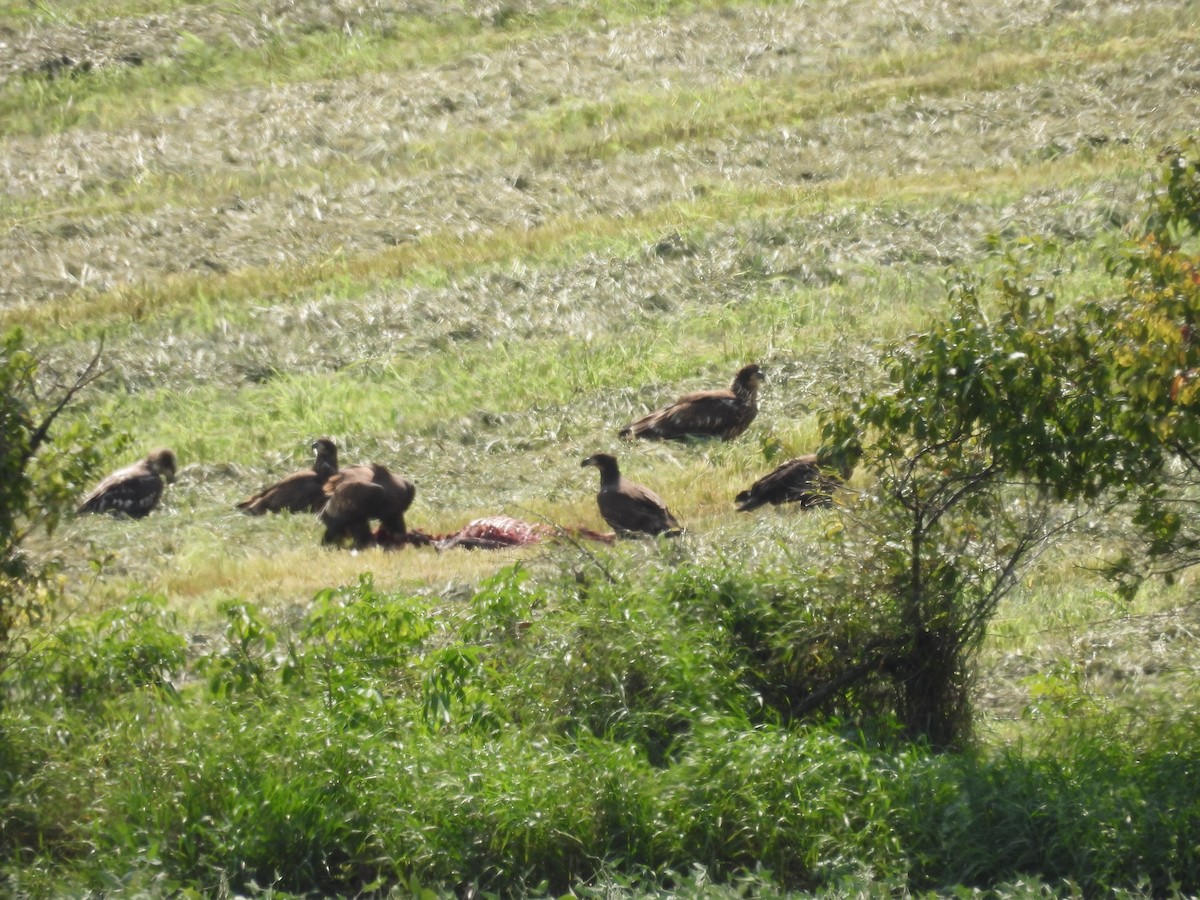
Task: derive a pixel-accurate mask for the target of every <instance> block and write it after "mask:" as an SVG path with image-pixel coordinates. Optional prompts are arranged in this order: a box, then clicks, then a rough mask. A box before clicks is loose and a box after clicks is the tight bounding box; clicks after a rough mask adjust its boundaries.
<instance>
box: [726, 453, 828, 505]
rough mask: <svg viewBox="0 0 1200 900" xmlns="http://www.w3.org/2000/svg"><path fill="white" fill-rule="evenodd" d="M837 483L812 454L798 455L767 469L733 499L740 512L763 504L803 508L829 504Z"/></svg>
mask: <svg viewBox="0 0 1200 900" xmlns="http://www.w3.org/2000/svg"><path fill="white" fill-rule="evenodd" d="M838 484H840V481H839V479H837V478H836V477H834V476H832V475H826V474H824V473H823V472H822V471H821V468H820V467H819V466H818V465H817V463H816V458H815V457H812V456H809V457H801V458H798V459H791V460H788V461H787V462H785V463H783V464H782V465H780V466H778V467H777V468H776V469H774V470H773V471H771V472H768V473H767V474H766V475H764V476H763V477H762V478H760V479H758V480H757V481H756V482H754V484H752V485H751V486H750V488H749V489H748V490H744V491H742V492H741V493H740V494H738V495H737V498H736V501H737V504H738V510H740V511H741V512H750V511H751V510H753V509H757V508H758V507H760V506H762V505H763V504H766V503H771V504H774V505H778V504H781V503H799V504H800V505H801V506H803V507H805V508H808V507H812V506H829V505H830V504H831V503H832V502H833V499H832V493H833V490H834V489H835V488H836V487H837V485H838Z"/></svg>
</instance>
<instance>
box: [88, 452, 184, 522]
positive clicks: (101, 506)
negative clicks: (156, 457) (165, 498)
mask: <svg viewBox="0 0 1200 900" xmlns="http://www.w3.org/2000/svg"><path fill="white" fill-rule="evenodd" d="M162 492H163V481H162V478H161V477H160V476H159V474H158V473H157V472H155V471H154V470H152V469H151V468H150V467H149V466H148V465H147V464H146V463H145V462H140V463H135V464H134V465H132V466H128V467H126V468H124V469H121V470H120V471H118V472H114V473H113V474H111V475H109V476H108V477H107V478H105V479H104V480H103V481H101V482H100V484H99V485H97V486H96V489H95V490H94V491H92V492H91V493H90V494H89V495H88V496H87V497H86V498H85V499H84V501H83V502H82V503H81V504H80V505H79V509H78V512H80V513H94V512H121V513H124V514H125V515H127V516H131V517H133V518H135V519H140V518H141V517H142V516H144V515H146V514H148V513H149V512H150V511H151V510H152V509H154V507H155V506H157V505H158V501H159V498H160V497H162Z"/></svg>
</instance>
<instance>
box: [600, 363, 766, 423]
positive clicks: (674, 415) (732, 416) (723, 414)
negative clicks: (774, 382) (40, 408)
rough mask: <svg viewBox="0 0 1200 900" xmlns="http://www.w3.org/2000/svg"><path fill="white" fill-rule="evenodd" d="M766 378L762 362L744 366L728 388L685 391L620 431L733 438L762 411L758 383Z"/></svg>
mask: <svg viewBox="0 0 1200 900" xmlns="http://www.w3.org/2000/svg"><path fill="white" fill-rule="evenodd" d="M762 382H763V373H762V369H761V368H760V367H759V366H757V365H753V364H751V365H748V366H743V367H742V368H741V369H739V370H738V373H737V375H735V376H734V379H733V383H732V384H731V385H730V386H729V387H728V388H726V389H725V390H720V391H695V392H693V393H690V394H684V395H683V396H682V397H680V398H679V399H678V400H676V401H675V402H674V403H672V404H670V405H669V406H664V407H663V408H662V409H659V410H656V411H655V412H652V413H650V414H649V415H648V416H643V417H642V418H640V419H638V420H637V421H636V422H632V423H630V424H629V425H626V426H625V427H624V428H622V429H621V430H620V431H619V432H617V434H618V436H620V437H623V438H646V439H651V440H682V439H683V438H687V437H719V438H721V439H722V440H726V441H731V440H733V439H734V438H735V437H737V436H738V435H739V434H741V433H742V432H743V431H745V430H746V429H747V428H748V427H749V425H750V423H751V422H753V421H754V417H755V416H757V415H758V386H759V385H760V384H762Z"/></svg>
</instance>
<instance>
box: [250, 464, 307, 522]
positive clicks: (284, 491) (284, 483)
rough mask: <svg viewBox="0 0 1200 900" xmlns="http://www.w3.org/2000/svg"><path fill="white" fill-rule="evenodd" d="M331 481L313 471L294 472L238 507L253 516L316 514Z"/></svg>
mask: <svg viewBox="0 0 1200 900" xmlns="http://www.w3.org/2000/svg"><path fill="white" fill-rule="evenodd" d="M327 480H328V478H327V477H326V476H324V475H319V474H317V473H316V472H315V471H313V470H312V469H305V470H303V471H300V472H293V473H292V474H291V475H288V476H287V477H286V478H284V479H282V480H281V481H278V482H276V483H275V484H273V485H271V486H270V487H268V488H264V489H263V490H261V491H259V492H258V493H257V494H255V495H254V496H253V497H251V498H250V499H248V500H243V501H242V502H241V503H239V504H238V505H237V508H238V509H240V510H243V511H244V512H247V513H249V514H250V515H252V516H261V515H263V514H264V513H268V512H284V511H287V512H317V511H318V510H319V509H320V508H321V506H322V505H323V504H324V503H325V500H326V497H325V491H324V487H325V482H326V481H327Z"/></svg>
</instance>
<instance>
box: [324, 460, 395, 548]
mask: <svg viewBox="0 0 1200 900" xmlns="http://www.w3.org/2000/svg"><path fill="white" fill-rule="evenodd" d="M324 491H325V494H326V496H327V497H328V500H327V501H326V503H325V506H324V508H322V510H321V515H320V518H321V522H322V523H324V525H325V535H324V537H322V539H321V543H323V544H327V545H328V544H333V545H337V546H340V545H341V544H342V543H343V542H344V541H345V539H346V538H350V539H351V540H352V541H353V543H354V548H355V549H356V550H361V549H362V548H364V547H367V546H369V545H370V544H372V543H379V544H395V543H402V542H403V541H404V537H405V531H406V529H405V525H404V513H405V512H407V511H408V508H409V506H411V505H412V502H413V497H415V496H416V493H417V489H416V488H415V487H414V486H413V483H412V482H411V481H409V480H408V479H407V478H402V477H401V476H399V475H394V474H392V472H390V471H388V468H387V466H383V465H380V464H379V463H371V464H370V465H360V466H347V467H346V468H344V469H342V470H341V471H340V472H338V473H337V474H336V475H334V476H333V477H332V478H330V479H329V480H328V481H326V482H325V487H324ZM372 521H378V522H379V529H378V531H376V532H372V531H371V522H372Z"/></svg>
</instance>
